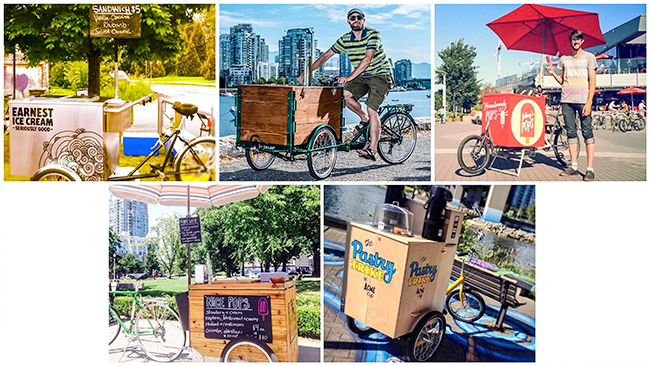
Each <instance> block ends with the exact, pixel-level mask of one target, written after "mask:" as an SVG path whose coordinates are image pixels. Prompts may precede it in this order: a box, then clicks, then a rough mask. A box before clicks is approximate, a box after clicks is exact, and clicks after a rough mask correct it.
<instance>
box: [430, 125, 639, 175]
mask: <svg viewBox="0 0 650 366" xmlns="http://www.w3.org/2000/svg"><path fill="white" fill-rule="evenodd" d="M480 133H481V126H480V125H475V124H471V123H460V122H454V123H446V124H444V125H443V124H436V126H435V135H434V138H435V145H434V146H435V148H434V155H435V162H434V164H435V165H434V172H435V174H434V177H435V178H434V179H435V180H436V181H463V182H465V181H508V182H525V181H563V182H565V181H582V178H583V175H584V172H585V168H586V166H587V156H586V152H585V146H584V143H582V142H581V146H580V156H579V157H578V170H579V171H580V172H581V174H580V175H577V176H572V177H560V176H559V174H560V173H561V172H562V170H564V167H562V166H561V165H560V164H559V163H558V162H557V160H556V159H555V156H554V154H553V151H552V150H550V149H549V151H547V152H544V151H541V152H538V153H537V154H536V155H535V157H534V158H531V157H526V158H524V164H523V166H522V169H521V174H520V176H519V177H515V176H513V175H508V174H504V173H502V172H497V171H494V170H486V171H485V172H483V173H482V174H479V175H475V176H470V175H469V174H467V173H466V172H464V171H463V170H462V169H461V168H460V165H459V164H458V160H457V158H456V154H457V151H458V145H459V144H460V142H461V141H462V140H463V139H464V138H465V137H467V136H469V135H478V134H480ZM594 137H595V139H596V153H595V157H594V171H595V173H596V181H645V180H646V131H645V130H643V131H639V132H625V133H621V132H612V131H606V130H605V131H603V130H598V131H594ZM580 140H581V141H582V137H581V136H580ZM499 160H501V159H499ZM495 167H498V168H501V169H504V168H506V169H510V171H514V168H515V167H516V164H515V163H514V162H508V163H505V162H503V161H499V162H498V163H496V164H495Z"/></svg>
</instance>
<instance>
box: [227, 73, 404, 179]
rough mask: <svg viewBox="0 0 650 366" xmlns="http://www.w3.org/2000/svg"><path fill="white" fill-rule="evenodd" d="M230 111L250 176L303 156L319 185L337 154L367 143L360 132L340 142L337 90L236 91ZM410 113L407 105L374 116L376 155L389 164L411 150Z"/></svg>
mask: <svg viewBox="0 0 650 366" xmlns="http://www.w3.org/2000/svg"><path fill="white" fill-rule="evenodd" d="M235 105H236V109H237V114H236V117H235V127H236V128H237V142H236V144H237V146H239V147H243V148H244V149H245V150H246V161H247V162H248V164H249V165H250V166H251V168H253V169H254V170H258V171H259V170H265V169H267V168H268V167H270V166H271V164H272V163H273V161H274V160H275V158H276V157H278V158H281V159H283V160H287V161H295V160H296V159H297V156H300V155H306V156H307V166H308V167H309V173H310V174H311V175H312V177H314V178H315V179H324V178H327V177H328V176H329V175H330V174H331V173H332V170H333V169H334V165H335V164H336V155H337V154H336V153H337V151H339V150H342V151H350V150H352V149H361V148H363V147H364V145H365V144H366V141H368V133H369V131H368V130H369V128H368V126H365V127H364V128H362V129H361V130H360V131H358V132H357V133H356V134H355V135H354V136H353V137H352V139H351V140H350V141H348V142H345V143H343V142H342V131H343V127H344V126H345V119H344V118H343V109H344V108H345V102H344V99H343V88H342V87H312V86H310V87H303V86H299V85H298V86H295V85H240V86H239V88H238V91H237V97H236V101H235ZM412 108H413V105H411V104H399V105H387V106H382V107H380V109H379V111H378V112H379V114H380V120H381V126H382V127H381V136H380V140H379V145H378V153H379V156H380V157H381V158H382V159H383V160H385V161H386V162H388V163H390V164H398V163H401V162H403V161H405V160H406V159H408V158H409V157H410V156H411V154H412V153H413V150H414V149H415V143H416V139H417V133H416V129H417V127H416V124H415V121H414V120H413V117H411V115H410V114H409V112H410V111H411V109H412Z"/></svg>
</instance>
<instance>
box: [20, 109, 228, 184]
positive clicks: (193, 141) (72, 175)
mask: <svg viewBox="0 0 650 366" xmlns="http://www.w3.org/2000/svg"><path fill="white" fill-rule="evenodd" d="M145 102H146V101H143V103H145ZM172 108H173V109H174V110H175V111H176V112H177V113H178V114H180V115H181V116H182V117H181V119H180V120H179V121H173V120H172V121H171V126H170V127H169V128H167V129H166V130H165V131H163V132H162V136H161V137H160V138H159V140H158V142H157V144H156V146H155V149H154V150H153V151H151V153H149V155H148V156H147V157H146V158H144V160H143V161H142V163H140V164H139V165H138V166H136V167H135V168H133V169H132V170H131V171H130V172H129V173H127V174H126V175H124V176H111V177H109V178H107V180H109V181H126V180H136V179H146V178H158V179H163V180H168V179H175V180H187V181H208V180H211V181H213V180H214V178H215V169H216V168H215V164H216V139H215V138H214V137H211V136H206V137H196V138H194V137H193V136H192V137H188V136H187V135H186V134H184V130H185V126H186V123H187V121H188V120H192V119H194V118H195V117H196V118H198V120H199V121H200V123H201V127H200V131H201V133H203V132H205V131H209V130H210V129H211V126H210V123H211V122H210V119H209V118H208V117H207V115H206V114H204V113H200V112H199V110H198V107H197V106H195V105H193V104H180V103H176V104H174V105H173V107H172ZM163 147H164V148H165V149H166V150H167V153H166V156H165V160H164V161H163V163H162V164H160V165H158V164H149V167H150V169H151V170H150V172H149V173H146V174H140V172H139V170H140V168H142V167H143V166H144V165H145V164H147V163H148V162H149V161H150V160H151V158H152V157H153V156H155V155H157V154H158V153H159V152H160V151H161V149H163ZM174 150H175V151H178V152H177V153H174V152H173V151H174ZM48 159H49V160H50V161H49V162H48V163H47V164H44V166H43V168H41V169H39V170H38V171H37V172H36V174H35V175H34V177H32V180H35V181H81V180H85V179H84V178H83V177H85V172H84V171H83V167H81V166H79V164H77V163H75V162H74V161H70V159H69V158H68V157H62V158H59V157H54V156H52V157H51V158H48Z"/></svg>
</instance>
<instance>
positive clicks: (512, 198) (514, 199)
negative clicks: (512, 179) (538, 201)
mask: <svg viewBox="0 0 650 366" xmlns="http://www.w3.org/2000/svg"><path fill="white" fill-rule="evenodd" d="M506 203H507V204H508V206H510V207H513V208H517V209H519V208H524V207H528V206H530V205H532V204H534V203H535V186H534V185H531V186H521V185H515V186H512V188H511V189H510V194H509V195H508V200H507V201H506Z"/></svg>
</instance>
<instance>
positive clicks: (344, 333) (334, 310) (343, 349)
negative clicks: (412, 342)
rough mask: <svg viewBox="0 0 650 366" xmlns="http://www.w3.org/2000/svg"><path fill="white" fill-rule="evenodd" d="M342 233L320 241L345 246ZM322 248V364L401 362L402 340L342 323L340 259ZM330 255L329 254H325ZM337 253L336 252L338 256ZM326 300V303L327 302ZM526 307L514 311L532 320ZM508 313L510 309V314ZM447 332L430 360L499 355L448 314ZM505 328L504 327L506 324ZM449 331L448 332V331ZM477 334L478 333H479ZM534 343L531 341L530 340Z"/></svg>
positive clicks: (519, 353) (328, 233) (530, 303)
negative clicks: (365, 333)
mask: <svg viewBox="0 0 650 366" xmlns="http://www.w3.org/2000/svg"><path fill="white" fill-rule="evenodd" d="M345 235H346V232H345V230H340V229H336V228H333V227H328V226H326V227H325V234H324V238H325V240H327V241H332V242H335V243H345V239H346V238H345ZM327 247H328V245H326V249H325V260H324V263H325V276H324V288H325V298H326V300H325V306H324V321H323V332H324V352H323V356H324V361H325V362H358V361H386V360H395V361H404V360H405V359H406V355H405V353H404V347H405V344H404V342H405V341H404V340H391V339H390V338H388V337H385V336H383V335H380V334H377V333H374V334H373V335H371V336H363V338H362V337H359V336H357V335H356V334H354V333H352V332H351V331H350V330H349V329H348V327H347V325H346V322H345V319H346V317H345V314H343V313H342V312H341V311H340V308H339V307H338V306H336V305H338V303H337V302H336V301H334V300H336V299H337V297H340V290H339V289H340V286H341V279H340V271H341V270H342V269H343V267H342V258H341V257H340V255H332V254H331V252H332V251H331V249H328V248H327ZM328 252H330V254H328ZM339 254H340V253H339ZM328 299H329V300H330V301H328ZM485 301H486V304H488V305H496V304H497V303H496V302H495V301H493V300H491V299H489V298H485ZM523 301H525V302H526V305H523V306H521V307H519V308H517V310H516V311H517V312H520V313H522V314H525V315H527V316H530V317H532V318H535V301H534V300H530V299H525V300H522V302H523ZM511 311H512V310H510V312H511ZM445 319H446V321H447V326H448V329H447V333H446V335H445V337H444V338H443V340H442V343H441V344H440V346H439V348H438V350H437V351H436V353H435V355H434V358H433V361H437V362H459V361H460V362H463V361H469V360H483V361H491V360H492V358H493V357H495V356H494V354H493V353H499V352H503V349H499V348H498V347H494V346H493V345H490V344H489V343H488V342H486V341H483V340H481V339H480V337H479V335H477V336H476V337H473V336H472V335H471V334H470V333H467V332H465V331H464V330H463V329H461V328H459V327H458V326H457V325H456V324H455V322H454V320H453V318H452V317H451V316H450V315H446V316H445ZM506 327H507V324H506ZM449 328H451V331H450V329H449ZM479 332H480V331H479ZM512 333H513V332H512V329H508V328H507V329H506V333H505V334H504V335H505V336H508V335H509V334H512ZM469 338H472V340H473V342H474V343H475V344H476V345H477V346H480V347H477V348H480V349H481V350H482V351H481V352H480V353H479V352H472V351H471V350H470V349H469V347H468V339H469ZM532 341H534V338H533V339H532ZM508 353H509V355H511V356H512V357H514V358H515V359H517V357H522V358H520V360H522V359H525V358H528V359H530V357H533V358H534V352H530V351H527V350H524V349H521V350H509V351H508Z"/></svg>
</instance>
